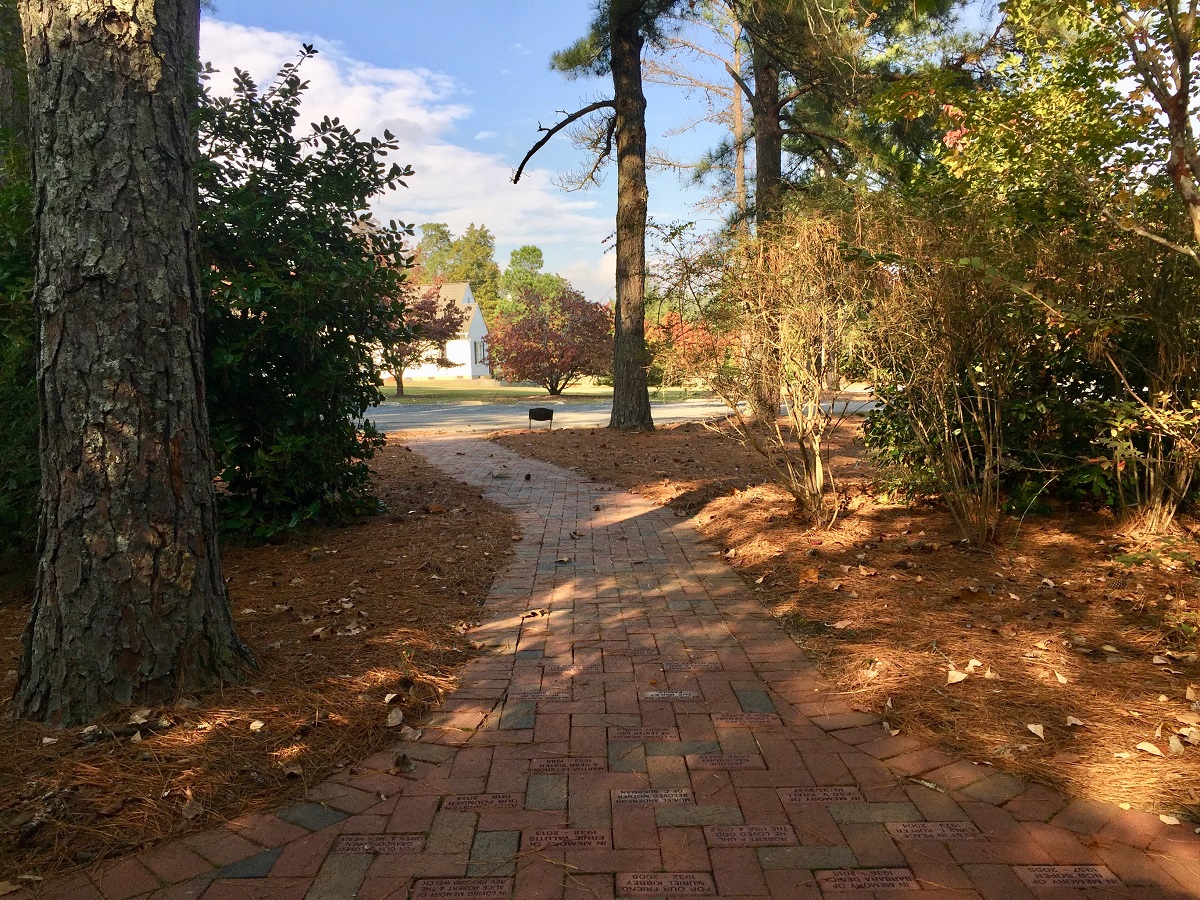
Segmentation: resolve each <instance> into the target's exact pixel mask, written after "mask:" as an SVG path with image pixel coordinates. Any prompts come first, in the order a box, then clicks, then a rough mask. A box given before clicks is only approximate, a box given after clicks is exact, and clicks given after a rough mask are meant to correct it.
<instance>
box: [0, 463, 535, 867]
mask: <svg viewBox="0 0 1200 900" xmlns="http://www.w3.org/2000/svg"><path fill="white" fill-rule="evenodd" d="M373 468H374V472H375V481H376V491H377V495H378V496H379V498H380V499H381V500H382V501H383V503H384V504H385V506H386V507H387V511H386V512H385V513H384V514H382V515H378V516H374V517H371V518H367V519H363V520H361V521H357V522H353V523H350V524H347V525H345V526H342V527H335V528H321V529H316V528H314V529H311V530H309V531H307V532H305V533H303V534H302V535H301V536H299V537H297V538H296V539H294V540H290V541H287V542H284V543H276V544H268V545H265V546H258V547H251V548H246V547H227V548H225V551H224V571H225V576H226V578H227V579H228V582H229V591H230V596H231V601H232V603H233V612H234V618H235V620H236V622H237V628H238V632H239V634H241V636H242V637H243V639H245V640H246V642H247V643H248V644H249V645H250V646H251V648H252V649H253V650H254V652H255V654H256V656H257V657H258V661H259V667H260V668H259V671H258V673H257V674H254V675H252V676H251V677H250V678H248V679H247V681H246V683H245V684H244V685H242V686H240V687H238V688H233V689H229V690H225V691H224V692H221V693H220V694H213V695H206V696H200V697H181V698H179V700H178V702H177V703H175V704H174V705H173V706H171V707H170V708H161V709H129V710H125V711H123V712H122V713H121V714H120V715H115V716H112V717H110V718H108V719H105V720H103V721H101V722H100V723H98V727H96V728H94V729H91V730H88V731H84V730H83V729H67V730H53V729H48V728H43V727H41V726H39V725H34V724H31V723H28V722H14V721H12V720H11V719H9V718H7V717H0V746H3V747H4V762H3V764H0V881H4V880H6V879H7V880H15V879H18V878H20V876H34V877H40V878H47V877H49V876H51V875H53V874H56V873H61V872H65V871H68V870H70V869H73V868H78V867H81V866H85V865H89V864H92V863H94V862H96V861H98V860H100V859H103V858H106V857H115V856H120V855H122V854H125V853H128V852H131V851H134V850H138V849H141V848H144V847H147V846H151V845H153V844H156V843H159V842H161V841H164V840H167V839H173V838H177V837H179V836H180V835H182V834H186V833H188V832H190V831H199V830H203V829H207V828H212V827H214V826H216V825H219V824H221V823H223V822H225V821H228V820H230V819H234V818H236V817H238V816H241V815H244V814H247V813H250V812H254V811H257V810H263V809H270V808H272V807H275V806H280V805H284V804H286V803H287V802H289V801H290V800H292V799H293V798H299V797H302V796H304V793H305V790H306V789H307V788H308V787H309V786H311V785H313V784H316V783H318V782H320V781H321V780H323V779H324V778H326V777H327V776H328V775H330V774H331V773H332V772H334V771H336V770H338V769H341V768H345V767H347V766H351V765H353V764H354V763H356V762H357V761H358V760H360V759H363V758H364V757H366V756H369V755H370V754H371V753H374V752H376V751H378V750H380V749H382V748H383V747H385V746H386V745H387V744H388V743H389V742H394V741H395V740H396V739H397V738H398V737H400V735H399V734H398V732H399V731H400V730H401V729H403V728H406V727H410V726H411V727H417V728H419V727H420V724H419V720H420V713H421V711H422V710H423V709H425V708H427V707H429V706H431V705H436V704H437V702H438V698H439V697H440V696H441V695H442V693H443V692H444V691H445V690H446V689H447V688H448V687H449V686H450V685H452V684H453V683H454V676H455V673H456V672H457V670H458V667H459V666H460V665H461V664H462V663H463V662H464V661H465V660H466V659H467V658H469V655H470V654H471V653H472V652H473V651H472V649H471V647H470V644H469V642H468V640H467V638H466V637H465V636H464V632H465V631H466V629H467V628H468V627H469V626H470V624H471V623H472V622H474V621H476V620H477V617H478V616H479V615H480V605H481V603H482V601H483V600H484V598H485V597H486V596H487V593H488V590H489V588H490V586H491V583H492V579H493V577H494V575H495V573H496V571H497V570H498V569H499V568H500V567H501V566H502V565H504V563H505V561H506V559H507V556H508V554H509V553H510V552H511V547H512V542H513V537H514V535H515V534H516V530H515V523H514V521H513V519H512V518H511V517H510V516H509V515H508V514H507V513H505V512H503V511H502V510H500V509H499V508H498V507H496V506H494V505H493V504H491V503H489V502H487V501H485V500H483V499H482V498H481V497H480V495H479V493H478V492H475V491H472V490H471V489H470V488H468V487H466V486H465V485H462V484H459V483H457V482H455V481H452V480H450V479H447V478H446V477H445V476H444V475H442V474H441V473H440V472H438V471H437V470H436V469H433V468H432V467H430V466H429V465H428V464H426V463H424V462H423V461H422V460H421V459H420V458H419V457H418V456H417V455H416V454H415V453H411V452H407V451H406V450H405V449H404V446H403V444H402V443H401V442H393V443H391V444H390V445H389V446H387V447H386V448H384V449H383V450H381V451H380V453H379V454H378V455H377V456H376V458H375V461H374V464H373ZM27 614H28V598H27V597H23V596H22V595H21V592H20V591H19V590H11V591H9V593H8V594H7V595H4V596H3V598H2V599H0V638H2V640H0V655H2V656H3V659H0V696H3V697H4V698H5V702H4V703H3V705H0V716H3V713H4V711H5V708H6V707H7V706H8V702H7V698H8V697H9V696H11V694H12V688H13V681H14V678H15V670H16V668H17V661H18V658H19V653H20V634H21V629H22V628H23V626H24V621H25V617H26V616H27ZM389 722H391V723H392V724H391V725H389ZM18 883H22V884H27V885H28V884H36V882H31V881H21V882H18Z"/></svg>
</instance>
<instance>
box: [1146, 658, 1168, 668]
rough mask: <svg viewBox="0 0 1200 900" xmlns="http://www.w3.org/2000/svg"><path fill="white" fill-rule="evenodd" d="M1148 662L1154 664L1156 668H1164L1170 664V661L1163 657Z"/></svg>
mask: <svg viewBox="0 0 1200 900" xmlns="http://www.w3.org/2000/svg"><path fill="white" fill-rule="evenodd" d="M1150 662H1152V663H1154V665H1156V666H1165V665H1166V664H1167V663H1169V662H1170V660H1169V659H1167V658H1166V657H1165V656H1156V657H1154V659H1152V660H1150Z"/></svg>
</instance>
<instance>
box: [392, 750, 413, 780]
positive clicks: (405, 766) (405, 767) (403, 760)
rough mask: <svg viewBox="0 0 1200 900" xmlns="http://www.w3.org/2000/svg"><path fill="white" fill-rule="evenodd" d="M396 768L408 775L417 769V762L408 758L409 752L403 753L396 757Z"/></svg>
mask: <svg viewBox="0 0 1200 900" xmlns="http://www.w3.org/2000/svg"><path fill="white" fill-rule="evenodd" d="M396 769H397V770H398V771H400V772H403V773H404V774H405V775H407V774H409V773H410V772H415V771H416V769H417V764H416V763H415V762H413V761H412V760H411V759H409V758H408V754H406V753H401V754H400V755H399V756H398V757H396Z"/></svg>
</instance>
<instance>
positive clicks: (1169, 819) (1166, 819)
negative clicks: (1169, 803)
mask: <svg viewBox="0 0 1200 900" xmlns="http://www.w3.org/2000/svg"><path fill="white" fill-rule="evenodd" d="M1158 821H1160V822H1162V823H1163V824H1164V825H1178V824H1179V820H1178V819H1177V818H1175V817H1174V816H1168V815H1166V814H1160V815H1159V817H1158Z"/></svg>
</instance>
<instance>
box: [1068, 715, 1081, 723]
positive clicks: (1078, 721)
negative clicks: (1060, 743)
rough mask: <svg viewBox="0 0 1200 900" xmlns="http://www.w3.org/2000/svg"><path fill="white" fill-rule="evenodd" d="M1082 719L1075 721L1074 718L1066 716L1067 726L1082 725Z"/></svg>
mask: <svg viewBox="0 0 1200 900" xmlns="http://www.w3.org/2000/svg"><path fill="white" fill-rule="evenodd" d="M1082 724H1083V719H1077V718H1075V717H1074V716H1067V725H1082Z"/></svg>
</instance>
